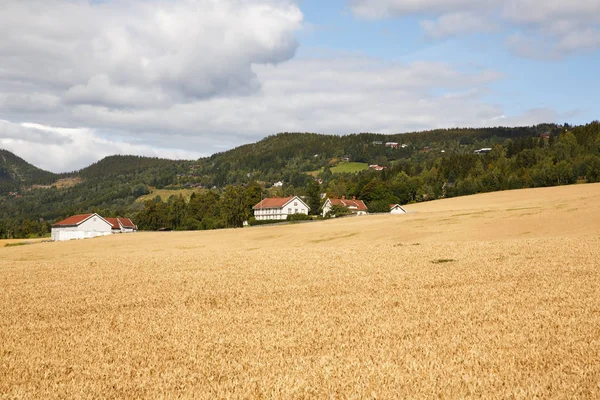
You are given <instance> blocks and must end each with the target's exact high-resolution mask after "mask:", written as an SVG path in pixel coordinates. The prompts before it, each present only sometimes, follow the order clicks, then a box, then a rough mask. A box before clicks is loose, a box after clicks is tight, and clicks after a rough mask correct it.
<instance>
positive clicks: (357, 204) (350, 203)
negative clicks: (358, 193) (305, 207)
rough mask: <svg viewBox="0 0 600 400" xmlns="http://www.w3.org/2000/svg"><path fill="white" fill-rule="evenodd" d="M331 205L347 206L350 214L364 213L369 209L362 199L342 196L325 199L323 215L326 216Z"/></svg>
mask: <svg viewBox="0 0 600 400" xmlns="http://www.w3.org/2000/svg"><path fill="white" fill-rule="evenodd" d="M333 206H340V207H347V208H348V210H350V212H351V213H352V214H356V215H365V214H368V211H369V210H368V208H367V206H366V204H365V203H364V202H363V201H362V200H356V197H353V198H352V200H350V199H346V198H345V197H344V196H342V198H341V199H327V201H326V202H325V204H323V216H326V215H327V213H328V212H329V211H330V210H331V208H332V207H333Z"/></svg>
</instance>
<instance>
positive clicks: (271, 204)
mask: <svg viewBox="0 0 600 400" xmlns="http://www.w3.org/2000/svg"><path fill="white" fill-rule="evenodd" d="M294 199H297V200H298V201H300V202H302V204H304V205H305V206H306V207H307V208H308V209H310V207H309V206H308V205H307V204H306V203H305V202H303V201H302V199H301V198H300V197H298V196H289V197H269V198H267V199H263V200H262V201H261V202H260V203H258V204H257V205H255V206H254V207H252V209H253V210H258V209H261V208H282V207H284V206H285V205H286V204H287V203H289V202H290V201H292V200H294Z"/></svg>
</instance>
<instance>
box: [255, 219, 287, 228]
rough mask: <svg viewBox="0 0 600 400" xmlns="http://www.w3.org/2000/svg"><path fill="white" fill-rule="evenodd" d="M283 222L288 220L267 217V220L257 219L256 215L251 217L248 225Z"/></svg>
mask: <svg viewBox="0 0 600 400" xmlns="http://www.w3.org/2000/svg"><path fill="white" fill-rule="evenodd" d="M282 222H287V221H286V220H285V219H266V220H261V221H259V220H257V219H256V218H254V217H250V219H249V220H248V225H250V226H259V225H273V224H280V223H282Z"/></svg>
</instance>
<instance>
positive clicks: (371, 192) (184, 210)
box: [0, 121, 600, 238]
mask: <svg viewBox="0 0 600 400" xmlns="http://www.w3.org/2000/svg"><path fill="white" fill-rule="evenodd" d="M482 148H485V149H487V150H485V151H483V152H478V154H475V150H480V149H482ZM5 158H7V159H9V158H10V157H5ZM11 160H12V158H11ZM19 160H20V159H19ZM17 164H18V165H19V167H16V168H15V167H11V168H10V169H5V170H4V171H5V173H4V176H5V179H4V182H5V183H6V182H8V183H9V184H8V185H6V187H9V186H10V188H14V187H17V186H18V187H19V197H18V198H16V197H15V196H8V191H4V192H0V237H9V238H12V237H29V236H32V235H33V236H36V235H44V234H47V233H48V230H49V226H50V223H51V222H52V221H56V220H57V219H59V218H63V217H66V216H68V215H72V214H75V213H85V212H99V213H100V214H102V215H105V216H109V217H110V216H127V217H131V218H134V220H136V221H139V225H140V227H141V228H142V229H157V228H161V227H169V228H171V229H214V228H221V227H226V226H233V225H240V224H241V222H242V221H244V220H245V219H248V218H249V217H250V216H251V207H252V205H254V204H256V202H258V201H259V200H260V199H261V198H264V197H265V196H277V195H280V196H283V195H292V194H294V195H299V196H305V197H306V198H307V200H310V201H311V204H313V207H312V208H313V212H314V213H317V212H318V204H319V202H320V201H321V197H320V195H321V194H322V193H326V194H327V195H328V196H334V197H336V196H344V195H345V196H356V197H357V198H358V199H362V200H364V201H365V202H366V203H367V205H368V207H369V209H370V210H371V211H372V212H386V211H387V210H388V207H389V204H395V203H399V204H408V203H415V202H423V201H430V200H434V199H440V198H447V197H456V196H464V195H471V194H475V193H482V192H493V191H499V190H509V189H522V188H530V187H546V186H556V185H568V184H573V183H576V182H588V183H591V182H597V181H600V123H599V122H597V121H595V122H592V123H589V124H586V125H581V126H569V125H556V124H542V125H537V126H532V127H522V128H502V127H497V128H482V129H470V128H461V129H440V130H433V131H427V132H417V133H406V134H401V135H381V134H371V133H361V134H351V135H345V136H338V135H322V134H314V133H281V134H277V135H273V136H269V137H267V138H265V139H263V140H261V141H259V142H257V143H253V144H248V145H244V146H240V147H238V148H235V149H232V150H230V151H226V152H222V153H218V154H214V155H213V156H211V157H207V158H203V159H200V160H196V161H173V160H166V159H159V158H147V157H137V156H112V157H107V158H105V159H103V160H101V161H99V162H97V163H95V164H93V165H91V166H90V167H88V168H85V169H83V170H81V171H76V172H74V173H72V174H64V175H61V176H56V175H54V174H50V173H45V172H44V171H40V170H38V169H35V167H32V166H29V164H27V163H25V162H24V161H23V160H21V161H20V162H19V163H16V162H11V165H17ZM372 164H377V165H379V166H380V167H381V168H378V170H374V169H368V168H367V166H368V165H372ZM6 171H9V172H6ZM15 171H16V172H15ZM17 172H18V173H17ZM7 177H10V178H7ZM57 178H61V179H62V180H61V181H55V179H57ZM278 181H282V182H283V187H281V188H274V187H272V185H273V183H274V182H278ZM35 182H44V183H46V184H45V185H43V184H34V183H35ZM48 182H50V183H48ZM229 185H234V187H233V188H230V190H228V189H227V188H228V186H229ZM201 189H206V190H201ZM11 190H14V189H11ZM161 191H164V192H161ZM152 192H154V193H160V194H161V196H160V197H159V198H160V199H161V200H162V201H163V202H166V204H164V203H161V204H155V202H154V199H156V198H157V195H156V194H154V195H152V194H151V193H152ZM192 192H196V194H197V195H198V196H196V195H194V196H192V195H191V193H192ZM162 194H165V196H162ZM180 194H185V195H186V196H179V195H180ZM188 194H189V195H190V196H189V199H188V197H187V195H188ZM148 195H150V196H148ZM171 195H173V196H171ZM144 196H145V197H144ZM138 199H139V200H138ZM136 200H138V201H136ZM148 200H150V201H148ZM192 200H193V201H192ZM235 205H238V206H235ZM234 221H235V222H234Z"/></svg>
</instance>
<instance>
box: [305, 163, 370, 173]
mask: <svg viewBox="0 0 600 400" xmlns="http://www.w3.org/2000/svg"><path fill="white" fill-rule="evenodd" d="M366 169H369V164H367V163H359V162H342V163H339V164H337V165H336V166H335V167H331V172H332V173H334V174H341V173H351V174H354V173H357V172H360V171H364V170H366ZM321 172H323V168H321V169H320V170H316V171H310V172H307V174H308V175H311V176H317V175H319V174H320V173H321Z"/></svg>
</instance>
